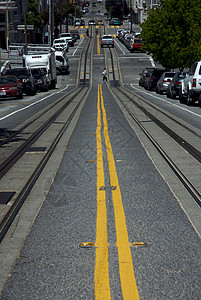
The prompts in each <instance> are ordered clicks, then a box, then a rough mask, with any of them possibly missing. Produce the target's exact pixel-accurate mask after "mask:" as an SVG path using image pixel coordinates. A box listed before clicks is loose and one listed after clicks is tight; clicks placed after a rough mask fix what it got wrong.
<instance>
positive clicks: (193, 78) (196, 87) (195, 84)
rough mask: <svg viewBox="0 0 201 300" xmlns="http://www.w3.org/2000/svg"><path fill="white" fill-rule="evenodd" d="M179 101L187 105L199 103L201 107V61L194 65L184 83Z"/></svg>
mask: <svg viewBox="0 0 201 300" xmlns="http://www.w3.org/2000/svg"><path fill="white" fill-rule="evenodd" d="M179 101H180V102H181V103H185V102H186V104H187V105H191V104H193V103H195V102H196V101H198V105H199V106H200V107H201V60H200V61H197V62H195V63H193V64H192V66H191V67H190V69H189V71H188V72H187V74H186V77H185V79H184V80H183V81H182V84H181V90H180V94H179Z"/></svg>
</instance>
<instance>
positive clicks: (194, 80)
mask: <svg viewBox="0 0 201 300" xmlns="http://www.w3.org/2000/svg"><path fill="white" fill-rule="evenodd" d="M193 87H196V78H193Z"/></svg>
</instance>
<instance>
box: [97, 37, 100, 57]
mask: <svg viewBox="0 0 201 300" xmlns="http://www.w3.org/2000/svg"><path fill="white" fill-rule="evenodd" d="M97 55H100V38H99V36H97Z"/></svg>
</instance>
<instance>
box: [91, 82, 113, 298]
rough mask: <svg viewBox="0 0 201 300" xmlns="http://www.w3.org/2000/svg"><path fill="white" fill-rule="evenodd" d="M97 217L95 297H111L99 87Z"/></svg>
mask: <svg viewBox="0 0 201 300" xmlns="http://www.w3.org/2000/svg"><path fill="white" fill-rule="evenodd" d="M97 102H98V103H97V128H96V145H97V219H96V242H95V247H96V263H95V299H96V300H103V299H107V300H110V299H111V293H110V283H109V266H108V241H107V211H106V192H105V191H104V190H102V189H100V188H101V187H103V186H105V178H104V166H103V152H102V140H101V110H100V92H99V87H98V99H97Z"/></svg>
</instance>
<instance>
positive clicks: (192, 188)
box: [106, 49, 201, 207]
mask: <svg viewBox="0 0 201 300" xmlns="http://www.w3.org/2000/svg"><path fill="white" fill-rule="evenodd" d="M106 59H109V60H110V63H109V65H110V66H111V69H112V72H110V73H112V76H111V78H110V82H111V83H112V84H111V86H110V90H111V92H112V93H113V94H114V95H115V97H116V98H117V99H118V101H119V102H120V103H121V105H123V107H124V109H125V110H126V111H127V113H128V114H129V115H130V117H131V118H132V120H134V121H135V123H136V124H137V125H138V126H139V127H140V129H141V130H142V131H143V133H144V134H145V135H146V136H147V138H148V139H149V140H150V141H151V143H152V144H153V145H154V147H155V149H157V151H158V153H160V155H161V156H162V157H163V159H164V160H165V161H166V163H167V164H168V166H169V167H170V168H171V170H172V171H173V172H174V174H175V175H176V176H177V178H178V179H179V180H180V182H181V183H182V184H183V186H184V187H185V189H186V190H187V191H188V192H189V193H190V195H191V196H192V197H193V199H194V200H195V201H196V203H197V204H198V205H199V206H200V207H201V192H200V191H201V189H200V185H199V183H198V181H199V180H195V184H194V183H193V179H192V178H189V173H188V172H187V173H186V172H185V170H182V166H181V165H179V164H177V161H176V158H174V157H173V156H171V151H170V154H169V153H168V151H167V149H166V148H165V147H164V146H163V144H161V142H160V139H159V141H158V140H157V134H153V133H152V132H153V130H152V132H151V131H149V126H146V124H148V123H149V124H151V123H152V122H153V123H154V124H156V125H157V126H158V127H159V128H160V129H161V130H162V131H163V132H164V133H165V134H167V135H168V136H169V138H170V140H171V142H172V140H173V141H174V142H176V143H177V144H178V145H179V146H180V147H181V148H182V149H184V150H185V151H186V152H187V153H188V154H189V155H190V156H191V157H192V158H193V159H194V160H196V164H197V166H198V169H199V167H200V163H201V152H200V141H201V132H200V130H199V129H196V128H193V127H192V128H189V127H188V126H187V123H185V122H183V121H182V120H180V119H178V118H176V117H175V116H173V115H171V114H170V113H168V112H167V111H164V110H163V109H161V108H159V107H157V106H155V105H154V104H152V103H150V102H148V101H147V100H146V99H144V98H143V97H141V96H139V95H137V94H135V93H134V92H132V91H130V90H128V89H127V88H125V87H124V86H123V85H122V84H120V85H119V81H120V82H121V74H120V65H119V61H118V57H117V52H116V50H115V49H109V51H108V53H106ZM117 78H118V79H119V81H117ZM131 103H132V104H133V106H131V105H130V104H131ZM136 110H137V111H140V112H141V113H140V116H141V119H142V120H143V121H140V118H139V117H138V116H137V114H136ZM142 113H143V114H144V115H145V116H146V117H145V118H144V119H143V118H142ZM146 127H147V128H146ZM185 173H186V174H187V175H186V174H185Z"/></svg>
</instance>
